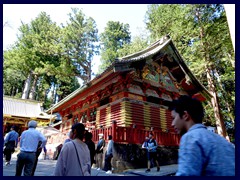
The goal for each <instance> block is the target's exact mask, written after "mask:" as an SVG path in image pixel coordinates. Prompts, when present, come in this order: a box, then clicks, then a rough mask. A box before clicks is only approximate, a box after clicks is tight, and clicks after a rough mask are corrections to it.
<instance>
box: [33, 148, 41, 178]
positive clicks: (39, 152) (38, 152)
mask: <svg viewBox="0 0 240 180" xmlns="http://www.w3.org/2000/svg"><path fill="white" fill-rule="evenodd" d="M41 152H42V150H41V151H39V150H38V151H37V152H36V160H35V162H34V166H33V170H32V176H34V173H35V170H36V167H37V163H38V157H39V155H40V154H41Z"/></svg>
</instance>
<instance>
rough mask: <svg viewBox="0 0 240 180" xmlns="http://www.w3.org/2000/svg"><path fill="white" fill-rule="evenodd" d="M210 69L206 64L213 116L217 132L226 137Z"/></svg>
mask: <svg viewBox="0 0 240 180" xmlns="http://www.w3.org/2000/svg"><path fill="white" fill-rule="evenodd" d="M210 71H211V70H210V69H209V67H207V66H206V73H207V81H208V86H209V92H210V93H211V94H212V98H211V103H212V107H213V110H214V116H215V118H216V126H217V133H218V134H219V135H221V136H223V137H225V138H226V136H227V133H226V128H225V125H224V121H223V118H222V115H221V112H220V107H219V100H218V96H217V92H216V88H215V85H214V83H213V79H212V77H211V75H210Z"/></svg>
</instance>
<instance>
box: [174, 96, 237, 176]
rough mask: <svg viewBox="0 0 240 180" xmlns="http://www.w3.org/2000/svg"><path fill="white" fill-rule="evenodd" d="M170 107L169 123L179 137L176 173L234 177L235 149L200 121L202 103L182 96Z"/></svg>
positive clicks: (178, 174) (202, 115) (202, 112)
mask: <svg viewBox="0 0 240 180" xmlns="http://www.w3.org/2000/svg"><path fill="white" fill-rule="evenodd" d="M170 110H171V115H172V118H173V121H172V126H173V127H174V129H175V130H176V131H177V132H178V133H179V134H180V135H181V136H182V137H181V140H180V146H179V154H178V171H177V173H176V176H235V148H234V147H233V146H232V145H231V144H230V143H229V142H228V141H227V140H226V139H225V138H223V137H221V136H220V135H218V134H216V133H214V132H211V131H209V130H207V128H206V127H205V126H204V125H203V124H202V121H203V118H204V109H203V106H202V104H201V102H200V101H198V100H197V99H194V98H191V97H190V96H187V95H182V96H180V97H179V98H178V99H177V100H173V102H172V103H171V106H170Z"/></svg>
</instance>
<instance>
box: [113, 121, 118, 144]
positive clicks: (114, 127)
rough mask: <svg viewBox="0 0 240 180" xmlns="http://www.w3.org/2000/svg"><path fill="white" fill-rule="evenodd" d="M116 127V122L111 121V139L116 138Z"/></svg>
mask: <svg viewBox="0 0 240 180" xmlns="http://www.w3.org/2000/svg"><path fill="white" fill-rule="evenodd" d="M116 127H117V122H116V121H112V137H113V141H115V140H116Z"/></svg>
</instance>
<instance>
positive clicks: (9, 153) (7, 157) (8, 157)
mask: <svg viewBox="0 0 240 180" xmlns="http://www.w3.org/2000/svg"><path fill="white" fill-rule="evenodd" d="M4 155H5V161H6V162H8V161H10V160H11V158H12V151H11V150H9V149H6V150H5V151H4Z"/></svg>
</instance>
